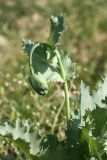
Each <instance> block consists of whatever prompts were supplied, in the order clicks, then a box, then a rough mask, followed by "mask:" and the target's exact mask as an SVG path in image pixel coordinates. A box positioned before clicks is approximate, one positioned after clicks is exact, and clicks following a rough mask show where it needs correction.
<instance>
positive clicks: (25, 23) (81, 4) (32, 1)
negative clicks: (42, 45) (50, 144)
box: [0, 0, 107, 160]
mask: <svg viewBox="0 0 107 160" xmlns="http://www.w3.org/2000/svg"><path fill="white" fill-rule="evenodd" d="M59 13H63V14H64V15H65V31H64V34H63V37H62V47H63V48H64V49H66V50H67V51H68V52H69V55H70V57H71V59H72V61H73V62H75V63H76V64H77V65H76V66H77V78H76V79H75V81H74V82H73V84H71V86H70V96H71V97H75V96H76V95H78V94H79V91H78V90H79V84H80V80H81V79H82V80H84V82H86V83H87V84H88V85H90V86H91V88H95V86H96V82H98V80H101V77H102V76H104V75H106V72H107V0H0V120H1V122H4V121H6V120H7V121H11V122H12V121H14V120H15V119H16V117H19V118H20V119H29V120H30V121H32V124H33V125H34V126H35V128H38V129H40V132H41V133H44V131H46V132H52V131H53V128H52V126H53V123H54V121H55V116H56V114H57V113H58V109H59V108H60V107H61V106H60V105H63V102H62V99H63V90H62V86H60V87H59V86H54V85H53V86H52V85H51V89H50V92H49V94H48V95H47V96H45V97H41V96H38V95H37V94H35V93H33V92H32V91H31V88H30V87H29V85H28V83H27V72H28V67H27V65H26V63H27V58H26V56H25V55H24V54H23V51H22V48H21V45H22V44H21V43H22V39H23V38H27V39H31V40H33V41H41V42H45V41H46V40H47V38H48V35H49V17H50V15H58V14H59ZM60 102H62V104H60ZM64 121H65V110H64V109H62V114H59V115H58V119H57V122H58V123H57V124H55V126H54V131H55V133H56V134H58V136H59V137H60V138H61V137H63V132H62V130H63V129H64ZM58 124H60V126H58ZM0 140H1V143H0V160H14V159H17V160H22V159H25V158H24V155H21V154H20V153H19V150H18V149H16V148H15V147H14V146H13V145H12V144H11V143H9V142H7V141H6V140H5V141H4V139H2V138H1V139H0Z"/></svg>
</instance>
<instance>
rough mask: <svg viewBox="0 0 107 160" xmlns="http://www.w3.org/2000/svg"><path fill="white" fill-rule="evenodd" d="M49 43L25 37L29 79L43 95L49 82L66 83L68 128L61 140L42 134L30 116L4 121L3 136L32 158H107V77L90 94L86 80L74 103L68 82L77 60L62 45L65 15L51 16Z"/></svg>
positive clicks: (52, 135) (71, 159)
mask: <svg viewBox="0 0 107 160" xmlns="http://www.w3.org/2000/svg"><path fill="white" fill-rule="evenodd" d="M50 22H51V27H50V35H49V38H48V41H47V43H39V42H32V41H30V40H23V50H24V51H25V53H26V54H27V56H28V61H29V76H28V80H29V83H30V85H31V87H32V88H33V90H34V91H36V92H37V93H38V94H40V95H43V96H44V95H47V94H48V91H49V85H48V84H49V83H52V82H54V83H61V84H62V85H63V86H64V92H65V105H64V107H65V108H66V119H67V128H66V129H65V138H64V139H63V140H62V141H60V140H59V139H58V138H57V136H56V135H54V134H46V135H40V134H39V132H38V131H35V130H34V129H33V127H32V125H31V124H30V122H29V121H28V120H26V121H25V122H21V121H20V120H19V119H17V120H16V124H14V125H12V124H9V123H5V124H1V125H0V134H1V136H4V137H7V138H9V140H11V141H12V142H13V143H15V144H16V146H17V147H18V148H19V149H20V150H21V151H22V152H23V153H25V155H26V157H27V158H28V159H31V160H59V159H62V160H106V159H107V77H105V78H104V79H103V83H102V85H100V86H99V87H98V89H97V90H96V91H94V92H92V93H91V94H90V92H89V88H88V87H87V86H85V84H84V83H83V82H81V85H80V93H81V94H80V96H79V97H77V98H76V99H75V105H76V109H75V110H74V108H73V107H72V106H71V104H72V103H71V102H70V101H72V99H70V98H69V89H68V83H69V81H70V80H71V79H72V78H73V77H74V75H75V63H72V62H71V60H70V58H69V56H68V54H67V53H66V52H65V51H63V50H62V48H61V45H60V38H61V34H62V32H63V30H64V17H63V15H62V14H60V15H59V16H57V17H55V16H51V18H50Z"/></svg>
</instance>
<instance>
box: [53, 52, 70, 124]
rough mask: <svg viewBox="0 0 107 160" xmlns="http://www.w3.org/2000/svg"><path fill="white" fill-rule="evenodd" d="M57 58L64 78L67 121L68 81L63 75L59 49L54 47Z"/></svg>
mask: <svg viewBox="0 0 107 160" xmlns="http://www.w3.org/2000/svg"><path fill="white" fill-rule="evenodd" d="M55 53H56V56H57V59H58V63H59V66H60V71H61V76H62V78H63V80H64V92H65V104H66V115H67V121H68V120H69V119H70V102H69V91H68V83H67V81H66V77H65V72H64V68H63V64H62V61H61V56H60V53H59V51H58V50H57V49H56V50H55Z"/></svg>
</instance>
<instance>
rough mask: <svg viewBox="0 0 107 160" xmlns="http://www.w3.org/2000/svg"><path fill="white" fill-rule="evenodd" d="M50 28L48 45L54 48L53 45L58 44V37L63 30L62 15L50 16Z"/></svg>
mask: <svg viewBox="0 0 107 160" xmlns="http://www.w3.org/2000/svg"><path fill="white" fill-rule="evenodd" d="M50 22H51V28H50V36H49V44H50V45H51V46H54V45H55V44H59V43H60V42H59V41H60V36H61V34H62V32H63V30H64V17H63V14H60V15H59V16H51V18H50Z"/></svg>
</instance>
